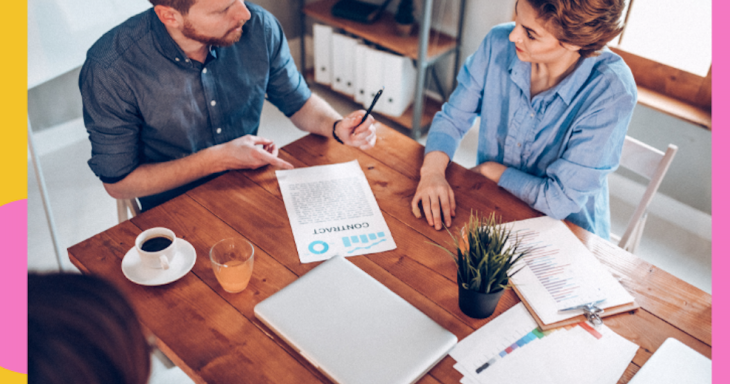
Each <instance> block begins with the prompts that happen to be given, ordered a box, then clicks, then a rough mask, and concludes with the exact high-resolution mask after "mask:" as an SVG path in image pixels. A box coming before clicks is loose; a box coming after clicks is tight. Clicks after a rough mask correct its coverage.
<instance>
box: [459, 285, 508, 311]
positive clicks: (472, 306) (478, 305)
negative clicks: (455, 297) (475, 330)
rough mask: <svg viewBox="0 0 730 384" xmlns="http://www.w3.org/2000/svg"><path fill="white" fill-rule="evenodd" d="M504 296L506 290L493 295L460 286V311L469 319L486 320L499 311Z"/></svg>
mask: <svg viewBox="0 0 730 384" xmlns="http://www.w3.org/2000/svg"><path fill="white" fill-rule="evenodd" d="M502 294H504V289H500V290H499V291H497V292H492V293H480V292H477V291H471V290H468V289H465V288H464V287H463V286H462V285H461V284H459V309H461V311H462V312H464V314H465V315H467V316H469V317H473V318H475V319H486V318H487V317H489V316H492V314H493V313H494V310H495V309H497V303H499V299H500V298H502Z"/></svg>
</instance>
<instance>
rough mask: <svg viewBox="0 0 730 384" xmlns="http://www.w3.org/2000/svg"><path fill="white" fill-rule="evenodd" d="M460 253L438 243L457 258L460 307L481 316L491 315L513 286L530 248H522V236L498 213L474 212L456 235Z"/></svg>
mask: <svg viewBox="0 0 730 384" xmlns="http://www.w3.org/2000/svg"><path fill="white" fill-rule="evenodd" d="M449 235H450V236H451V238H452V239H453V240H454V245H455V247H456V254H454V253H453V252H451V251H450V250H448V249H446V248H445V247H442V246H440V245H438V244H434V245H436V246H438V247H440V248H441V249H443V250H444V251H446V252H448V253H449V254H450V255H451V257H452V258H453V259H454V262H455V263H456V268H457V272H458V274H457V280H458V285H459V308H460V309H461V311H462V312H464V314H465V315H467V316H469V317H473V318H477V319H484V318H487V317H489V316H491V315H492V314H493V313H494V310H495V309H496V308H497V303H498V302H499V299H500V298H501V297H502V294H504V290H505V288H508V287H509V278H510V277H512V275H514V274H515V273H517V272H519V270H517V271H513V269H514V266H515V264H517V262H518V261H519V260H520V259H522V257H524V256H525V255H527V254H528V253H529V252H530V250H529V249H521V248H520V239H519V237H518V236H517V235H516V234H513V233H512V230H511V229H510V228H508V227H507V226H506V225H503V224H501V223H498V221H497V219H496V217H495V215H494V213H492V214H491V215H489V216H488V217H481V218H480V217H479V216H478V214H476V215H475V214H474V213H473V212H472V214H471V215H470V217H469V221H468V222H467V223H466V224H465V225H464V227H463V228H462V229H461V236H459V237H458V238H457V237H454V236H453V235H452V234H451V232H449Z"/></svg>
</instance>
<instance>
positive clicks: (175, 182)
mask: <svg viewBox="0 0 730 384" xmlns="http://www.w3.org/2000/svg"><path fill="white" fill-rule="evenodd" d="M218 150H220V148H219V147H211V148H207V149H204V150H202V151H200V152H197V153H194V154H192V155H190V156H186V157H183V158H182V159H177V160H171V161H166V162H163V163H147V164H142V165H140V166H138V167H137V168H136V169H135V170H134V171H132V173H130V174H129V175H127V177H125V178H124V179H122V180H120V181H118V182H116V183H114V184H107V183H104V188H105V189H106V191H107V193H109V195H110V196H112V197H114V198H116V199H131V198H135V197H143V196H150V195H154V194H157V193H161V192H165V191H169V190H171V189H173V188H177V187H179V186H182V185H185V184H188V183H191V182H193V181H195V180H198V179H200V178H203V177H205V176H208V175H211V174H213V173H216V172H222V171H224V170H225V167H223V166H222V164H221V163H220V162H219V161H217V158H218V156H217V153H216V151H218Z"/></svg>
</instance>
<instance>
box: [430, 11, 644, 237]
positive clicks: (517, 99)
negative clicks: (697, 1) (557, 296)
mask: <svg viewBox="0 0 730 384" xmlns="http://www.w3.org/2000/svg"><path fill="white" fill-rule="evenodd" d="M513 28H514V23H508V24H502V25H498V26H496V27H494V28H493V29H492V30H491V31H490V32H489V34H488V35H487V37H486V38H484V41H482V44H481V45H480V46H479V49H477V51H476V52H475V53H474V54H473V55H471V56H470V57H469V58H467V59H466V62H465V63H464V66H463V67H462V69H461V71H460V72H459V76H458V77H457V80H458V82H459V85H458V86H457V88H456V90H455V91H454V92H453V93H452V94H451V97H450V98H449V101H448V102H447V103H446V104H444V106H443V108H442V110H441V111H440V112H439V113H437V114H436V116H435V117H434V120H433V123H432V124H431V130H430V132H429V134H428V141H427V143H426V153H429V152H432V151H442V152H444V153H446V154H447V155H448V156H449V158H452V157H453V155H454V152H455V151H456V148H457V147H458V145H459V142H460V141H461V138H462V137H463V136H464V134H465V133H466V132H467V131H468V130H469V128H471V126H472V125H473V123H474V121H475V119H476V117H477V116H480V117H481V122H480V124H479V146H478V147H479V150H478V157H477V162H478V164H481V163H484V162H487V161H494V162H497V163H500V164H504V165H506V166H507V167H508V168H507V170H506V171H505V172H504V173H503V174H502V177H501V179H500V180H499V186H500V187H502V188H504V189H506V190H508V191H509V192H511V193H512V194H513V195H515V196H517V197H519V198H520V199H521V200H523V201H524V202H525V203H527V204H528V205H529V206H531V207H532V208H534V209H536V210H538V211H540V212H543V213H545V214H546V215H548V216H550V217H553V218H555V219H561V220H562V219H567V220H568V221H571V222H573V223H575V224H577V225H579V226H581V227H583V228H585V229H587V230H589V231H591V232H593V233H595V234H597V235H599V236H601V237H603V238H606V239H607V238H609V236H610V213H609V206H608V204H609V203H608V182H607V179H606V177H607V175H608V174H609V173H611V172H613V171H615V170H616V168H618V165H619V159H620V157H621V148H622V146H623V140H624V137H625V136H626V130H627V128H628V124H629V120H630V119H631V114H632V112H633V110H634V106H635V105H636V84H635V82H634V78H633V76H632V75H631V71H630V70H629V68H628V66H627V65H626V64H625V63H624V62H623V60H622V59H621V58H620V57H619V56H618V55H616V54H615V53H613V52H611V51H609V50H608V49H606V50H604V51H602V53H601V54H600V55H599V56H595V57H590V58H585V59H580V62H579V64H578V66H577V68H576V69H575V70H574V71H573V72H572V73H571V74H569V75H568V76H567V77H566V78H565V79H563V80H562V81H561V82H560V83H559V84H558V85H556V86H554V87H552V88H550V89H549V90H547V91H544V92H542V93H540V94H538V95H536V96H534V97H532V98H531V97H530V73H531V64H530V63H527V62H523V61H520V60H519V59H518V58H517V54H516V52H515V45H514V43H512V42H510V41H509V40H508V36H509V34H510V32H512V29H513Z"/></svg>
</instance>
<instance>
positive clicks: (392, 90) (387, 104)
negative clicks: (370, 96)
mask: <svg viewBox="0 0 730 384" xmlns="http://www.w3.org/2000/svg"><path fill="white" fill-rule="evenodd" d="M381 56H382V61H381V63H382V66H383V72H382V75H383V80H382V83H383V84H385V91H384V92H383V96H382V98H383V99H382V100H381V103H382V104H381V106H382V112H381V113H383V114H385V115H388V116H393V117H398V116H400V115H402V114H403V112H405V110H406V109H408V106H410V105H411V103H412V102H413V93H414V92H415V89H416V68H415V67H414V66H413V62H412V61H411V59H409V58H407V57H403V56H399V55H394V54H391V53H388V52H381Z"/></svg>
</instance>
